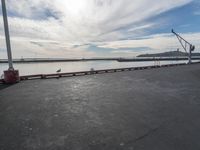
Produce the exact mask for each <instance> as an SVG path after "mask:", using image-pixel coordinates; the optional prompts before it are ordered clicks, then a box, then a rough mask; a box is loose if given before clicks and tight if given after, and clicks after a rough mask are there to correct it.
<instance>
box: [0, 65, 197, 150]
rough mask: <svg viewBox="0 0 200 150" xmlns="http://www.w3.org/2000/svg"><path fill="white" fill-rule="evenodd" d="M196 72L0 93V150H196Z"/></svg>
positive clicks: (138, 74)
mask: <svg viewBox="0 0 200 150" xmlns="http://www.w3.org/2000/svg"><path fill="white" fill-rule="evenodd" d="M199 139H200V65H199V64H196V65H191V66H179V67H171V68H159V69H151V70H143V71H142V70H141V71H132V72H120V73H111V74H102V75H92V76H81V77H74V78H60V79H49V80H35V81H24V82H21V83H19V84H16V85H14V86H10V87H7V88H1V90H0V149H1V150H199V149H200V142H199Z"/></svg>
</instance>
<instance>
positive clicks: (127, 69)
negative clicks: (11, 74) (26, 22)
mask: <svg viewBox="0 0 200 150" xmlns="http://www.w3.org/2000/svg"><path fill="white" fill-rule="evenodd" d="M180 65H185V63H181V64H170V65H162V66H145V67H131V68H116V69H104V70H94V71H81V72H70V73H56V74H38V75H28V76H21V77H20V80H22V81H23V80H34V79H50V78H61V77H74V76H85V75H94V74H104V73H114V72H124V71H134V70H145V69H154V68H160V67H172V66H180Z"/></svg>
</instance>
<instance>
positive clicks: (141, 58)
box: [0, 56, 200, 63]
mask: <svg viewBox="0 0 200 150" xmlns="http://www.w3.org/2000/svg"><path fill="white" fill-rule="evenodd" d="M182 60H188V57H185V56H184V57H135V58H98V59H30V58H29V59H14V60H13V63H54V62H88V61H118V62H142V61H143V62H144V61H182ZM192 60H200V57H199V56H196V57H192ZM0 63H8V60H5V59H0Z"/></svg>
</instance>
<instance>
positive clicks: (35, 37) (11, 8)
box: [0, 0, 200, 58]
mask: <svg viewBox="0 0 200 150" xmlns="http://www.w3.org/2000/svg"><path fill="white" fill-rule="evenodd" d="M7 8H8V19H9V26H10V35H11V43H12V51H13V57H14V58H21V57H46V58H50V57H53V58H83V57H84V58H90V57H133V56H136V55H138V54H144V53H156V52H164V51H171V50H176V49H177V48H181V46H180V44H179V43H178V41H177V39H176V38H175V36H174V35H172V34H171V33H170V31H171V29H172V28H174V29H175V31H177V32H179V33H181V34H182V36H183V37H185V38H186V39H187V40H188V41H191V42H192V43H193V44H195V45H196V51H197V52H200V27H199V24H200V1H199V0H7ZM0 17H1V19H0V58H6V57H7V54H6V49H5V39H4V28H3V19H2V13H1V12H0Z"/></svg>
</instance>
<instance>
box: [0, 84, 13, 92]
mask: <svg viewBox="0 0 200 150" xmlns="http://www.w3.org/2000/svg"><path fill="white" fill-rule="evenodd" d="M10 86H12V85H8V84H0V91H1V90H3V89H6V88H9V87H10Z"/></svg>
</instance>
